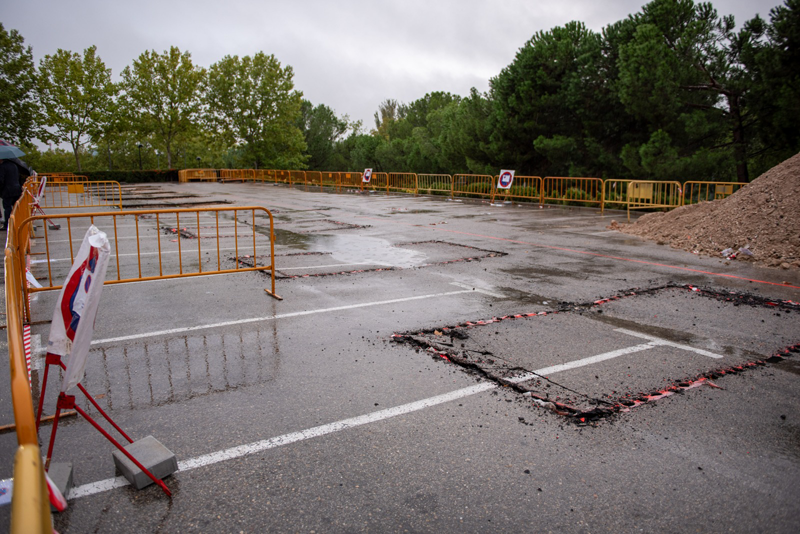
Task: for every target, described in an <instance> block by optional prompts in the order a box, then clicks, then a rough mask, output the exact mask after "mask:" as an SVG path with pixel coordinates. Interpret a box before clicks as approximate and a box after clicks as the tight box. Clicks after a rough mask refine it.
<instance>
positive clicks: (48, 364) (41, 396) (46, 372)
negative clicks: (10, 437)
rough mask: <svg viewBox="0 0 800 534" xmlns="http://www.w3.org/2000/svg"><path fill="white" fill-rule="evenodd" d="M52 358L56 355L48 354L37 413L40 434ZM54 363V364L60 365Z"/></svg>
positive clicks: (37, 428)
mask: <svg viewBox="0 0 800 534" xmlns="http://www.w3.org/2000/svg"><path fill="white" fill-rule="evenodd" d="M50 356H55V357H56V358H58V356H56V355H55V354H52V355H51V354H50V353H49V352H48V353H47V357H46V359H45V363H44V378H43V379H42V390H41V391H40V392H39V409H38V410H37V411H36V432H39V425H40V424H41V422H42V408H43V406H44V395H45V393H47V374H48V372H49V371H50ZM58 362H61V359H60V358H59V359H58ZM58 362H54V363H58Z"/></svg>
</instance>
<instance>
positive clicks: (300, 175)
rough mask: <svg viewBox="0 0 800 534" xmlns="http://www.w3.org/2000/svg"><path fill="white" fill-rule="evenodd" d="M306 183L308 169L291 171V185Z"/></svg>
mask: <svg viewBox="0 0 800 534" xmlns="http://www.w3.org/2000/svg"><path fill="white" fill-rule="evenodd" d="M305 183H306V171H289V185H294V184H305Z"/></svg>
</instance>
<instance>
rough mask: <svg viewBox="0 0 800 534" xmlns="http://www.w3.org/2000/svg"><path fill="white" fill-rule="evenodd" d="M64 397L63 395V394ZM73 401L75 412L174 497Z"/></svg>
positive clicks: (168, 492)
mask: <svg viewBox="0 0 800 534" xmlns="http://www.w3.org/2000/svg"><path fill="white" fill-rule="evenodd" d="M62 395H63V393H62ZM72 399H73V407H74V408H75V410H76V411H77V412H78V413H79V414H81V415H82V416H83V418H84V419H86V420H87V421H89V422H90V423H91V424H92V426H93V427H95V428H96V429H97V431H98V432H100V433H101V434H102V435H103V437H105V438H106V439H107V440H108V441H110V442H111V444H112V445H114V446H115V447H116V448H117V449H119V451H120V452H121V453H122V454H124V455H125V456H127V457H128V460H130V461H131V462H133V463H134V465H136V467H138V468H139V469H141V470H142V472H143V473H145V474H146V475H147V476H148V477H149V478H150V480H152V481H153V483H154V484H156V485H157V486H158V487H160V488H161V489H162V490H163V491H164V493H166V494H167V497H172V492H170V491H169V488H167V485H166V484H164V481H162V480H161V479H159V478H156V477H155V475H153V473H151V472H150V470H149V469H147V468H146V467H145V466H143V465H142V464H141V463H140V462H139V460H137V459H136V458H134V457H133V455H132V454H131V453H129V452H128V451H126V450H125V448H124V447H123V446H122V445H120V444H119V442H117V440H115V439H114V438H113V437H112V436H111V434H109V433H108V432H106V431H105V429H103V427H101V426H100V425H98V424H97V422H96V421H95V420H94V419H92V418H91V416H90V415H89V414H88V413H86V412H85V411H83V409H82V408H81V407H80V406H77V405H75V404H74V401H75V397H72ZM47 460H48V462H49V461H50V458H48V459H47Z"/></svg>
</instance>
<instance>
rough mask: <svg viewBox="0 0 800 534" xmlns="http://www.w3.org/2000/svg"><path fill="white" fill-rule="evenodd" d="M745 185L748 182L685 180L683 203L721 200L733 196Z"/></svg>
mask: <svg viewBox="0 0 800 534" xmlns="http://www.w3.org/2000/svg"><path fill="white" fill-rule="evenodd" d="M745 185H747V184H746V183H741V182H695V181H689V182H685V183H684V184H683V201H682V203H683V205H686V204H697V203H698V202H707V201H711V200H720V199H723V198H726V197H729V196H731V195H732V194H734V193H735V192H736V191H738V190H739V189H740V188H741V187H743V186H745Z"/></svg>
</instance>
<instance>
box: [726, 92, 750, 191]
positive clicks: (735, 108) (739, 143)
mask: <svg viewBox="0 0 800 534" xmlns="http://www.w3.org/2000/svg"><path fill="white" fill-rule="evenodd" d="M727 99H728V109H729V110H730V114H731V120H732V121H733V159H734V161H735V163H736V181H737V182H741V183H747V182H749V181H750V176H749V173H748V172H747V145H746V144H745V141H744V126H742V110H741V108H740V107H739V95H737V94H728V95H727Z"/></svg>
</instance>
